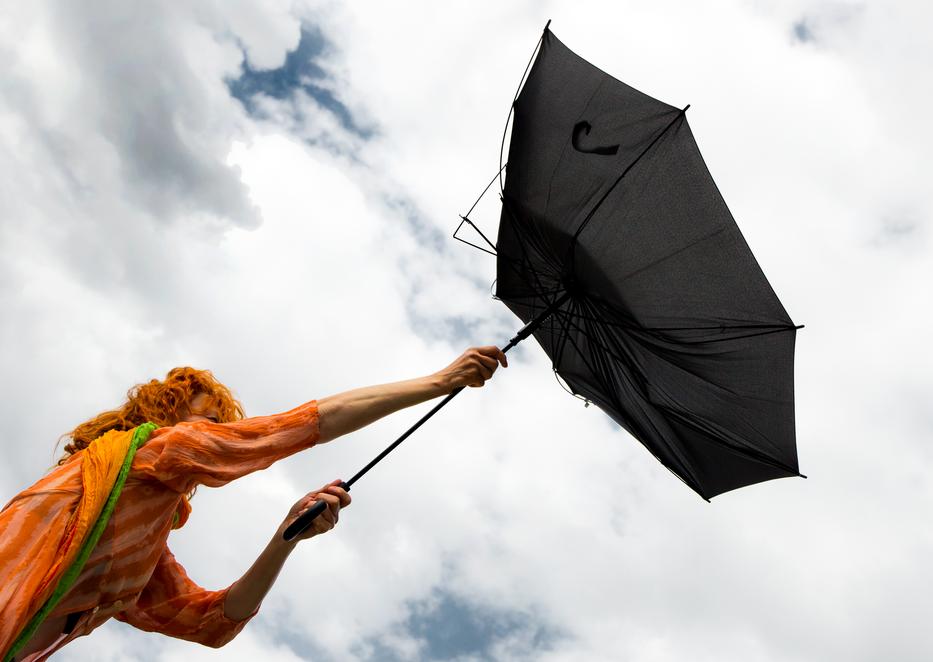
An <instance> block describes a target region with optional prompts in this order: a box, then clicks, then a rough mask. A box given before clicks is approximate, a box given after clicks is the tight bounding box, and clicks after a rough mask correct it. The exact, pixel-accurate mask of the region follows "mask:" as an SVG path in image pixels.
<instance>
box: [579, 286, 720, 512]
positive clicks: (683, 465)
mask: <svg viewBox="0 0 933 662" xmlns="http://www.w3.org/2000/svg"><path fill="white" fill-rule="evenodd" d="M583 304H584V305H586V306H587V308H589V307H590V305H591V304H590V303H589V302H588V301H587V300H585V299H584V300H583ZM587 328H589V325H587ZM598 330H599V327H598V325H596V331H597V332H595V333H593V334H592V335H590V334H589V333H585V334H584V335H586V337H587V339H588V340H590V342H595V343H596V344H597V345H598V346H599V347H600V349H602V350H603V351H604V352H606V353H607V354H609V355H610V356H612V357H613V358H615V359H616V360H617V361H619V362H620V363H622V364H623V365H625V367H626V368H627V372H623V374H624V375H625V376H626V377H627V378H628V380H629V381H630V383H631V382H632V380H635V383H634V384H633V386H634V385H637V386H638V387H639V388H640V390H641V391H642V397H643V399H644V400H645V401H646V402H647V401H648V395H647V391H646V382H645V380H644V378H643V377H642V376H641V375H640V373H639V371H638V370H637V369H636V367H635V365H634V363H633V360H632V359H631V358H629V357H621V356H619V355H618V354H616V353H615V352H613V351H612V349H611V348H609V347H607V346H606V344H605V343H604V341H603V340H601V339H600V338H599V337H598V336H599V334H598ZM578 351H579V350H578ZM607 363H608V362H607ZM607 390H608V389H607ZM610 392H613V391H610ZM613 393H614V392H613ZM615 406H616V407H617V408H618V409H620V410H621V409H622V403H621V402H620V401H619V400H618V398H616V402H615ZM642 408H643V409H644V407H642ZM646 420H647V421H648V423H649V424H650V425H652V427H654V428H655V430H656V431H657V432H658V436H659V437H660V438H661V439H663V438H664V437H663V435H661V433H660V431H658V430H657V426H655V425H654V423H653V421H651V419H650V417H647V416H646ZM632 427H635V428H637V426H632ZM645 436H648V435H645ZM636 438H637V437H636ZM639 441H641V440H639ZM642 446H644V447H645V448H648V450H649V452H651V454H652V455H654V457H655V458H656V459H657V460H658V461H659V462H660V463H661V464H662V465H663V466H665V467H667V469H668V470H669V471H670V472H671V473H672V474H674V475H675V476H677V477H678V478H680V479H681V480H682V481H683V482H684V483H685V484H686V485H688V486H689V487H690V488H691V489H693V490H694V491H696V492H697V493H698V494H700V496H703V498H704V499H705V498H706V497H705V496H704V495H703V490H702V488H701V487H700V481H699V479H698V478H697V476H696V475H695V474H694V472H693V470H692V469H691V467H690V464H689V463H688V462H687V461H686V459H685V458H684V457H683V453H682V452H681V450H680V449H679V448H677V447H676V446H674V445H671V444H669V443H668V444H667V450H668V452H669V453H670V454H671V457H672V458H675V459H676V460H677V463H678V464H679V469H680V471H682V472H683V473H684V474H685V475H684V476H681V475H680V474H679V473H677V471H674V469H673V468H672V467H671V466H669V465H668V463H667V462H665V461H664V460H662V459H661V457H660V456H658V455H657V454H656V453H654V452H653V451H652V450H651V449H650V448H649V447H648V446H647V445H646V444H645V443H644V442H642Z"/></svg>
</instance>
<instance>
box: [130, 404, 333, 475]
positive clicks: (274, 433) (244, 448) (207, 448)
mask: <svg viewBox="0 0 933 662" xmlns="http://www.w3.org/2000/svg"><path fill="white" fill-rule="evenodd" d="M319 438H320V431H319V426H318V408H317V401H316V400H312V401H311V402H308V403H305V404H303V405H301V406H299V407H295V408H294V409H292V410H290V411H287V412H285V413H282V414H275V415H272V416H256V417H253V418H246V419H243V420H241V421H235V422H233V423H212V422H210V421H198V422H195V423H179V424H178V425H175V426H172V427H169V428H160V429H158V430H156V431H155V432H153V433H152V436H151V437H150V438H149V441H148V442H146V445H145V446H143V447H142V448H140V449H139V451H138V452H137V453H136V458H135V459H134V461H133V470H134V472H136V473H141V474H143V475H148V476H151V477H153V478H155V479H156V480H159V481H160V482H162V483H164V484H166V485H168V486H169V487H171V488H172V489H174V490H176V491H178V492H188V491H190V490H191V489H192V488H193V487H195V486H196V485H207V486H209V487H220V486H221V485H225V484H226V483H229V482H230V481H232V480H234V479H236V478H239V477H241V476H245V475H246V474H249V473H252V472H254V471H258V470H260V469H265V468H266V467H268V466H270V465H271V464H272V463H274V462H276V461H277V460H280V459H282V458H284V457H288V456H289V455H292V454H294V453H297V452H298V451H301V450H304V449H306V448H310V447H311V446H313V445H314V444H315V443H316V442H317V440H318V439H319Z"/></svg>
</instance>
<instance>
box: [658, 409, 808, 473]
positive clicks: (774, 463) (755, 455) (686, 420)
mask: <svg viewBox="0 0 933 662" xmlns="http://www.w3.org/2000/svg"><path fill="white" fill-rule="evenodd" d="M655 406H657V407H658V408H660V409H663V410H664V411H666V412H667V413H668V414H669V415H670V416H672V417H673V418H676V419H677V420H679V421H680V422H681V423H683V424H684V425H686V426H687V427H689V428H691V429H693V430H696V431H697V432H699V433H701V434H702V435H704V437H706V439H708V440H709V441H711V442H712V443H714V444H716V445H717V446H722V447H723V448H726V449H728V450H730V451H732V452H734V453H738V454H739V455H744V456H745V457H748V458H751V459H753V460H755V461H757V462H761V463H762V464H766V465H768V466H770V467H773V468H775V469H780V470H782V471H787V472H788V473H790V474H792V475H794V476H798V477H800V478H806V476H804V475H803V474H802V473H800V471H799V470H797V469H794V468H793V467H792V466H790V465H789V464H785V463H784V462H781V461H780V460H776V459H775V458H773V457H771V456H769V455H767V454H765V453H762V452H761V451H759V450H756V449H753V448H745V447H743V446H740V445H738V444H734V443H730V442H728V441H726V440H725V439H723V438H722V437H721V436H719V435H717V434H713V433H711V432H710V431H709V430H704V429H703V426H701V425H699V424H697V422H696V421H695V420H693V419H691V418H690V417H688V416H685V415H684V414H683V413H681V412H679V411H678V410H676V409H674V408H672V407H668V406H667V405H662V404H656V405H655ZM701 420H703V419H701Z"/></svg>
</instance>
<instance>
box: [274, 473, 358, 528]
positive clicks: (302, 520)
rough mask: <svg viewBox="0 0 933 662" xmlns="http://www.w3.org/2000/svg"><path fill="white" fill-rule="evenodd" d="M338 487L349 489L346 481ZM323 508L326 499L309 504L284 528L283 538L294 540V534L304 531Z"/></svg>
mask: <svg viewBox="0 0 933 662" xmlns="http://www.w3.org/2000/svg"><path fill="white" fill-rule="evenodd" d="M340 487H342V488H343V489H345V490H347V491H348V492H349V491H350V486H349V485H347V484H346V483H340ZM325 510H327V502H326V501H322V500H318V501H315V502H314V503H312V504H311V507H310V508H308V509H307V510H306V511H304V512H303V513H301V514H300V515H299V516H298V518H297V519H296V520H295V521H294V522H292V523H291V524H289V525H288V528H287V529H285V533H283V534H282V537H283V538H285V540H286V541H291V540H294V539H295V537H296V536H299V535H301V534H302V533H304V532H305V530H306V529H307V528H308V527H309V526H311V522H313V521H314V520H315V519H316V518H317V516H318V515H320V514H321V513H323V512H324V511H325Z"/></svg>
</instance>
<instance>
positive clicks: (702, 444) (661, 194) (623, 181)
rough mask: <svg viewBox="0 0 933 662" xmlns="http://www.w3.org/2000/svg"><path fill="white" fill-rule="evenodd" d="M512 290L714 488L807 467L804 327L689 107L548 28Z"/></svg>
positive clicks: (513, 240)
mask: <svg viewBox="0 0 933 662" xmlns="http://www.w3.org/2000/svg"><path fill="white" fill-rule="evenodd" d="M513 108H514V120H513V126H512V136H511V142H510V146H509V153H508V164H507V166H506V180H505V186H504V189H503V192H502V213H501V218H500V225H499V235H498V241H497V243H496V249H497V253H498V258H497V281H496V294H497V296H498V297H499V298H500V299H501V300H502V301H504V302H505V304H506V305H507V306H508V307H509V308H510V309H511V310H512V311H513V312H514V313H515V314H516V315H518V316H519V317H520V318H521V319H522V320H523V321H525V322H529V321H531V320H533V319H535V318H537V317H538V316H540V314H541V313H542V311H544V310H546V309H548V308H549V307H550V308H552V309H553V310H552V311H551V315H550V317H549V318H548V321H547V322H546V323H544V324H542V325H541V326H538V327H537V330H535V331H534V336H535V338H536V339H537V341H538V342H539V343H540V344H541V346H542V347H543V348H544V350H545V351H546V352H547V354H548V355H549V356H550V358H551V360H552V361H553V366H554V369H555V370H556V371H557V373H558V374H559V375H560V376H561V377H562V378H563V379H564V380H565V381H566V383H567V384H568V385H569V386H570V388H571V389H572V390H573V391H574V392H575V393H576V394H579V395H581V396H583V397H585V398H586V399H588V400H590V401H592V402H593V403H595V404H597V405H598V406H599V407H600V408H601V409H602V410H603V411H605V412H606V413H607V414H608V415H609V416H610V417H612V419H613V420H615V421H616V422H617V423H618V424H619V425H621V426H622V427H623V428H625V429H626V430H628V431H629V432H630V433H631V434H632V435H633V436H634V437H635V438H636V439H638V440H639V441H640V442H641V443H642V444H644V445H645V447H646V448H648V450H649V451H651V453H652V454H653V455H654V456H655V457H657V458H658V460H659V461H660V462H661V463H662V464H664V466H666V467H668V468H669V469H670V470H671V471H673V472H674V473H675V474H676V475H677V476H679V477H680V478H681V479H683V481H684V482H686V483H687V485H689V486H690V487H691V488H693V489H694V490H695V491H696V492H697V493H699V494H700V495H701V496H702V497H703V498H706V499H709V498H710V497H713V496H715V495H717V494H721V493H723V492H726V491H728V490H732V489H735V488H738V487H742V486H745V485H750V484H753V483H758V482H761V481H765V480H769V479H772V478H781V477H785V476H798V475H800V474H799V472H798V468H797V451H796V443H795V432H794V380H793V357H794V341H795V336H796V328H798V327H795V325H794V323H793V322H792V321H791V319H790V317H789V316H788V314H787V312H786V311H785V310H784V307H783V306H782V305H781V302H780V301H779V300H778V298H777V296H776V295H775V293H774V291H773V289H772V288H771V286H770V284H769V283H768V281H767V279H766V278H765V276H764V274H763V273H762V270H761V268H760V267H759V265H758V263H757V261H756V260H755V257H754V256H753V255H752V252H751V250H750V249H749V247H748V245H747V244H746V242H745V240H744V238H743V237H742V234H741V232H740V231H739V228H738V226H737V225H736V223H735V220H734V219H733V217H732V215H731V214H730V212H729V209H728V208H727V207H726V203H725V202H724V201H723V198H722V196H721V195H720V193H719V190H718V189H717V187H716V184H715V183H714V182H713V179H712V177H711V176H710V173H709V171H708V170H707V168H706V165H705V163H704V162H703V158H702V156H701V155H700V151H699V149H698V148H697V145H696V142H695V141H694V138H693V134H692V132H691V131H690V126H689V124H688V122H687V118H686V112H685V111H686V108H684V109H679V108H676V107H673V106H670V105H668V104H666V103H663V102H661V101H658V100H657V99H653V98H651V97H649V96H647V95H646V94H643V93H642V92H639V91H638V90H636V89H634V88H632V87H630V86H628V85H626V84H625V83H622V82H620V81H618V80H616V79H614V78H613V77H611V76H609V75H608V74H606V73H604V72H603V71H600V70H599V69H597V68H596V67H594V66H593V65H592V64H590V63H589V62H587V61H585V60H583V59H582V58H580V57H579V56H578V55H576V54H575V53H573V52H572V51H570V50H569V49H568V48H567V47H566V46H564V44H562V43H561V42H560V41H559V40H558V39H557V38H556V37H555V36H554V35H553V33H551V32H550V30H548V29H547V28H545V31H544V35H543V37H542V40H541V43H540V49H539V51H538V54H537V57H536V59H535V60H534V64H533V66H532V67H531V71H530V73H529V74H528V77H527V80H526V81H525V83H524V86H523V87H522V88H521V92H520V94H519V95H518V96H517V98H516V100H515V103H514V106H513Z"/></svg>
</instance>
